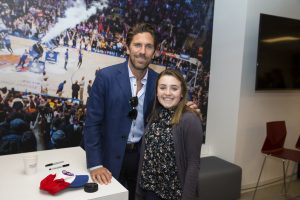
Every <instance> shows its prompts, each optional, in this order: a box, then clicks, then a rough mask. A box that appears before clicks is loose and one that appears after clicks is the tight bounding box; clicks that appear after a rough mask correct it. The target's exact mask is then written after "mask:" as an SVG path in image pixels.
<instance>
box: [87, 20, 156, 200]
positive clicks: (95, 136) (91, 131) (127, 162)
mask: <svg viewBox="0 0 300 200" xmlns="http://www.w3.org/2000/svg"><path fill="white" fill-rule="evenodd" d="M126 44H127V54H128V55H129V58H128V59H127V61H126V62H124V63H121V64H117V65H113V66H110V67H107V68H104V69H101V70H100V71H99V72H98V73H97V75H96V78H95V81H94V83H93V86H92V91H91V95H90V97H89V102H88V106H87V116H86V121H85V130H84V143H85V151H86V157H87V167H88V169H89V170H90V175H91V178H92V179H93V181H95V182H98V183H100V184H108V183H110V181H111V177H112V176H114V177H115V178H116V179H118V180H119V181H120V182H121V183H122V184H123V185H124V186H125V187H126V188H127V189H128V190H129V200H133V199H134V195H135V186H136V178H137V170H138V157H139V144H140V140H141V138H142V136H143V133H144V125H145V122H146V120H147V117H148V115H149V113H150V111H151V108H152V103H153V100H154V95H155V88H154V87H155V81H156V78H157V73H156V72H154V71H153V70H152V69H150V68H149V67H148V66H149V64H150V62H151V60H152V58H153V56H154V52H155V49H156V47H157V40H156V36H155V33H154V29H153V27H151V26H150V25H149V24H145V23H142V24H138V25H136V26H134V27H133V28H131V29H130V30H129V32H128V34H127V41H126Z"/></svg>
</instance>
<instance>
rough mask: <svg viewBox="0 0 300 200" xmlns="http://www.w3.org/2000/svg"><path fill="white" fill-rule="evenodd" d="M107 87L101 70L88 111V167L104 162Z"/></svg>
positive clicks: (85, 135)
mask: <svg viewBox="0 0 300 200" xmlns="http://www.w3.org/2000/svg"><path fill="white" fill-rule="evenodd" d="M105 88H106V86H105V78H104V77H103V75H102V74H101V71H100V72H99V73H97V76H96V79H95V81H94V83H93V86H92V89H91V95H90V97H89V102H88V105H87V112H86V120H85V128H84V135H83V137H84V147H85V152H86V160H87V168H91V167H95V166H99V165H102V164H103V152H102V148H103V146H102V145H103V144H102V138H103V125H104V114H105V105H104V103H105Z"/></svg>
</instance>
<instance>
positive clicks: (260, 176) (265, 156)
mask: <svg viewBox="0 0 300 200" xmlns="http://www.w3.org/2000/svg"><path fill="white" fill-rule="evenodd" d="M266 159H267V155H265V158H264V161H263V164H262V166H261V169H260V173H259V176H258V180H257V183H256V186H255V190H254V193H253V196H252V200H254V198H255V195H256V191H257V188H258V184H259V180H260V177H261V174H262V171H263V168H264V166H265V162H266Z"/></svg>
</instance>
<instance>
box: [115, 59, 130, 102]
mask: <svg viewBox="0 0 300 200" xmlns="http://www.w3.org/2000/svg"><path fill="white" fill-rule="evenodd" d="M116 82H117V83H118V84H119V87H120V92H122V93H123V94H124V98H125V99H127V100H128V101H129V99H130V98H131V97H132V94H131V86H130V80H129V74H128V62H124V63H123V64H121V65H120V66H119V69H118V74H117V76H116Z"/></svg>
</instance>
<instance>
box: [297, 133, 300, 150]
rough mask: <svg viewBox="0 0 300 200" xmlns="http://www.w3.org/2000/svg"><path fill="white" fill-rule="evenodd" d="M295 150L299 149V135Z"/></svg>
mask: <svg viewBox="0 0 300 200" xmlns="http://www.w3.org/2000/svg"><path fill="white" fill-rule="evenodd" d="M296 148H297V149H300V135H299V138H298V141H297V143H296Z"/></svg>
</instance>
